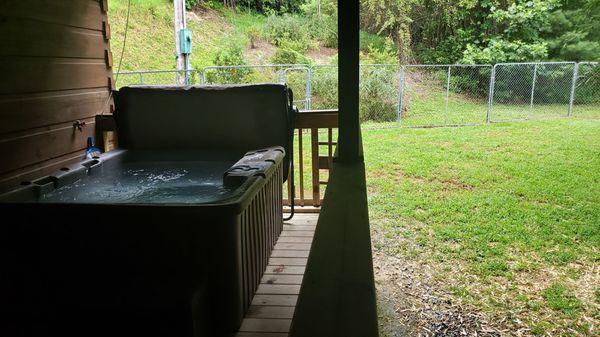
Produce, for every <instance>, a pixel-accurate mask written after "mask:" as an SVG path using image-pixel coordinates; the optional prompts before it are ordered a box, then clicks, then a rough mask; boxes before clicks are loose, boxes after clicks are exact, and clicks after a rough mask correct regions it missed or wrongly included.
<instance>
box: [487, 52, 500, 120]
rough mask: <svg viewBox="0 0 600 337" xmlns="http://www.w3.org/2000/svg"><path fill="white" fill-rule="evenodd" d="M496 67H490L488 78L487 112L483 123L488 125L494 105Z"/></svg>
mask: <svg viewBox="0 0 600 337" xmlns="http://www.w3.org/2000/svg"><path fill="white" fill-rule="evenodd" d="M496 66H497V64H494V66H493V67H492V75H491V76H490V90H488V110H487V115H486V117H485V122H486V123H488V124H489V123H490V122H491V121H492V105H493V104H494V90H495V85H496Z"/></svg>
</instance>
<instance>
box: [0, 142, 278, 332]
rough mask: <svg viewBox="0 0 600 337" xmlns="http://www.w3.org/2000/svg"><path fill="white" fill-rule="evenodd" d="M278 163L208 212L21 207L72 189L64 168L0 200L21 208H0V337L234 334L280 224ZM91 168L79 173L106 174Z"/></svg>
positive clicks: (196, 208)
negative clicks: (67, 185) (0, 216)
mask: <svg viewBox="0 0 600 337" xmlns="http://www.w3.org/2000/svg"><path fill="white" fill-rule="evenodd" d="M125 153H126V151H122V152H121V153H117V154H112V155H111V156H110V159H109V160H119V159H120V157H122V156H123V155H124V154H125ZM282 157H283V151H282V150H279V151H275V155H274V156H270V158H274V159H275V161H276V164H273V163H271V162H269V163H271V164H273V165H270V166H268V167H266V169H263V170H262V171H261V172H260V173H259V174H257V175H252V174H250V175H249V178H248V179H247V180H246V181H245V182H244V183H243V186H241V187H240V188H242V189H243V190H244V193H243V194H242V195H240V196H238V197H234V198H232V199H229V200H225V201H223V202H220V203H213V204H198V205H194V204H191V205H186V204H178V205H169V204H80V203H70V204H68V203H58V204H56V203H35V202H23V201H25V200H26V199H25V198H39V197H40V196H42V195H43V194H45V193H48V192H50V190H52V189H53V188H54V187H55V186H58V185H60V182H66V181H69V180H71V178H69V177H64V175H63V176H62V177H59V176H60V175H61V172H64V171H60V172H57V173H56V174H55V175H52V176H49V177H46V178H44V179H42V180H41V183H39V184H31V185H29V186H27V187H24V188H22V189H21V190H20V191H15V192H14V193H13V194H12V195H11V194H8V195H4V196H2V197H0V201H15V200H17V199H19V198H20V199H21V200H19V201H21V202H19V203H14V202H12V203H6V202H4V203H0V211H1V212H2V214H3V215H4V216H5V218H4V219H5V221H4V222H3V225H2V227H0V228H1V232H0V245H1V248H0V256H1V257H0V262H1V264H2V265H3V268H2V272H1V274H2V275H1V276H2V277H0V299H1V301H0V317H2V318H1V319H0V323H1V324H0V335H3V336H20V335H24V336H75V335H78V334H80V332H81V331H86V335H93V336H95V335H98V336H101V335H103V336H106V335H111V336H115V335H117V336H121V335H122V336H125V335H127V336H131V335H136V336H137V335H145V336H192V335H195V336H226V335H228V334H230V333H233V332H234V331H236V329H237V328H238V327H239V325H240V324H241V320H242V319H243V315H244V313H245V311H246V310H247V309H248V307H249V305H250V301H251V299H252V297H253V296H254V293H255V291H256V289H257V288H258V285H259V283H260V279H261V277H262V273H263V271H264V269H265V267H266V263H267V261H268V258H269V255H270V251H271V250H272V248H273V246H274V245H275V241H276V240H277V238H278V236H279V234H280V233H281V230H282V227H283V222H282V207H281V202H282V193H281V186H282V184H283V181H282V179H283V175H282V166H281V160H282ZM269 160H273V159H269ZM240 162H242V163H243V161H240ZM253 162H254V163H257V161H256V160H255V161H253ZM93 163H94V166H93V168H87V170H86V173H85V174H92V171H93V170H94V169H95V170H96V173H95V174H102V170H107V169H109V168H110V165H109V164H108V163H107V161H105V162H103V161H102V158H101V159H99V160H98V161H97V162H93ZM88 164H89V162H87V163H86V165H88ZM246 164H248V163H246ZM250 164H252V161H251V162H250ZM88 166H90V167H92V166H91V165H88ZM103 166H104V167H103ZM83 167H85V166H83ZM69 171H71V172H73V174H75V175H78V176H79V175H80V174H81V173H80V171H79V170H77V166H73V167H71V168H70V170H69ZM59 178H60V179H59ZM63 179H64V180H63ZM48 182H50V183H48ZM36 196H37V197H36ZM29 200H30V201H31V199H29ZM90 327H94V328H93V331H90Z"/></svg>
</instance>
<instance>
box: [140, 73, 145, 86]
mask: <svg viewBox="0 0 600 337" xmlns="http://www.w3.org/2000/svg"><path fill="white" fill-rule="evenodd" d="M140 84H144V73H142V72H141V71H140Z"/></svg>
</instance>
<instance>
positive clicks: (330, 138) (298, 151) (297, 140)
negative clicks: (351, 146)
mask: <svg viewBox="0 0 600 337" xmlns="http://www.w3.org/2000/svg"><path fill="white" fill-rule="evenodd" d="M337 127H338V110H337V109H336V110H311V111H300V113H298V115H297V117H296V121H295V128H296V130H295V132H296V134H295V137H294V175H295V182H296V184H295V198H294V206H296V210H297V211H299V212H302V211H308V212H310V211H318V207H320V206H321V204H322V201H323V199H322V195H323V193H322V191H323V190H324V187H325V186H326V185H327V183H328V177H329V174H327V175H326V176H327V179H324V175H322V173H324V172H323V171H326V172H329V171H330V170H331V168H332V166H333V154H334V146H336V145H337V142H336V141H335V140H334V137H335V138H337V132H334V129H337ZM324 133H326V136H327V139H326V140H325V141H321V140H319V135H322V134H324ZM308 137H310V140H309V141H307V140H308V139H307V138H308ZM307 147H308V148H307ZM322 147H326V149H325V151H324V152H325V154H323V153H322V152H321V149H322ZM306 166H309V170H310V173H309V174H310V184H309V181H308V180H307V179H306V178H307V177H306V176H307V174H306V168H307V167H306ZM291 200H292V180H291V179H288V185H287V198H286V199H285V200H284V205H286V206H290V205H291ZM304 207H306V208H304Z"/></svg>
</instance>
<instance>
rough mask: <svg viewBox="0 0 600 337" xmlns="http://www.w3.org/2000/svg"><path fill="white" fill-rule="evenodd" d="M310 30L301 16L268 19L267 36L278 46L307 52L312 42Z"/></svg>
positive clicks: (273, 16)
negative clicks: (310, 41)
mask: <svg viewBox="0 0 600 337" xmlns="http://www.w3.org/2000/svg"><path fill="white" fill-rule="evenodd" d="M308 28H309V27H308V25H306V23H305V20H304V19H303V18H302V17H300V16H295V15H290V14H284V15H280V16H279V15H272V16H270V17H269V18H268V19H267V23H266V25H265V35H266V37H267V38H268V39H269V41H270V42H271V43H273V44H274V45H276V46H279V47H285V48H287V49H291V50H295V51H297V52H305V51H306V50H307V49H308V43H309V40H310V33H309V29H308Z"/></svg>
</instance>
